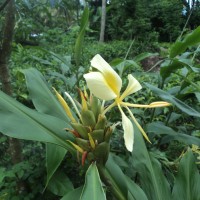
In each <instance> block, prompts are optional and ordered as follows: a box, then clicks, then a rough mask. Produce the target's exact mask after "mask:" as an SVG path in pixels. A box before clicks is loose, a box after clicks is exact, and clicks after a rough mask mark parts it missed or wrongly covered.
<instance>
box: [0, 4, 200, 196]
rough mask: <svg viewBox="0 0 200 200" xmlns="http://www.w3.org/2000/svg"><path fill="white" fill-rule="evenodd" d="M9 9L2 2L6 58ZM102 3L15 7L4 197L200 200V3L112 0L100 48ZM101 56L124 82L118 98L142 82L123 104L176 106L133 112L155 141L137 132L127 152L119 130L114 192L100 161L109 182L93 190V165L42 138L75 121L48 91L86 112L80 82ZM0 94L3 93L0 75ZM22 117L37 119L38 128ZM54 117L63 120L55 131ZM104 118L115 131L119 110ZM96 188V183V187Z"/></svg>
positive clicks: (1, 120) (2, 139) (2, 109)
mask: <svg viewBox="0 0 200 200" xmlns="http://www.w3.org/2000/svg"><path fill="white" fill-rule="evenodd" d="M6 2H7V5H6V4H5V3H6ZM10 2H14V1H12V0H11V1H10ZM10 2H9V1H0V21H1V23H0V41H1V42H0V45H1V46H0V47H1V51H0V54H1V55H3V53H2V49H3V42H4V41H5V38H6V35H5V27H6V23H7V21H6V20H7V18H6V16H7V13H8V12H9V9H8V6H9V3H10ZM4 4H5V7H4V6H3V5H4ZM101 5H102V1H98V0H95V1H92V0H88V1H81V2H79V1H78V0H76V1H75V0H73V1H68V0H62V1H60V0H50V1H45V0H41V1H32V0H28V1H27V0H16V1H15V25H14V35H13V40H12V43H11V44H12V46H11V47H12V49H11V50H12V54H11V56H9V62H8V64H9V72H10V75H11V88H12V97H13V99H12V100H11V99H9V97H8V96H6V95H5V94H4V93H3V92H1V93H0V132H1V133H0V200H7V199H8V200H18V199H19V200H21V199H25V200H29V199H48V200H51V199H52V200H53V199H62V200H65V199H79V198H80V195H81V194H82V195H81V196H82V199H89V196H88V195H90V194H88V193H87V190H88V191H89V190H90V191H95V193H96V194H99V196H101V195H103V194H104V193H105V194H106V197H107V199H130V200H131V199H136V200H143V199H144V200H146V199H149V200H161V199H166V200H168V199H173V200H175V199H176V200H177V199H178V200H179V199H180V200H182V199H184V200H199V199H200V198H199V193H200V191H199V184H200V175H199V163H200V124H199V118H200V48H199V44H200V26H199V25H200V24H199V23H200V2H199V1H195V0H193V1H191V3H189V2H188V1H184V0H126V1H120V0H110V1H107V4H106V24H105V37H104V42H99V34H100V30H101V26H100V23H101V13H102V11H101V7H102V6H101ZM96 54H100V55H101V56H102V57H103V58H104V59H105V60H106V61H107V62H108V63H110V65H111V66H112V67H113V69H114V70H115V71H116V72H117V73H118V74H119V75H120V77H121V78H122V80H123V85H122V91H124V90H125V88H126V86H127V84H128V79H127V75H128V74H132V75H133V76H134V77H135V78H136V79H137V80H138V81H139V82H140V83H141V85H142V87H143V89H142V90H140V91H138V92H137V93H134V94H133V95H130V96H128V97H126V98H125V101H126V102H130V103H135V104H151V103H152V102H157V101H158V102H160V101H166V102H169V103H171V106H168V107H164V108H151V109H141V108H132V109H131V111H132V112H133V113H134V116H135V117H136V119H137V121H138V122H139V124H140V125H141V126H142V128H143V129H144V130H145V132H146V133H147V135H148V137H149V139H150V141H151V144H150V143H149V142H147V141H145V140H143V138H142V137H141V134H140V131H139V130H138V129H137V128H136V127H134V128H135V142H134V146H133V152H131V153H130V152H128V151H127V150H126V148H125V146H124V139H123V129H122V126H120V125H117V126H116V127H115V130H114V132H113V133H112V136H111V140H110V154H109V159H108V161H107V163H106V170H108V172H109V176H108V177H109V178H110V177H111V180H112V181H111V185H112V184H113V185H114V184H116V186H117V190H115V188H114V189H113V188H112V187H111V186H110V185H109V181H108V182H106V180H107V179H105V180H104V178H105V177H104V176H105V174H103V173H104V172H102V171H101V167H99V166H98V159H97V166H98V170H99V173H100V177H101V180H102V181H103V182H104V185H103V187H101V184H100V186H99V185H97V187H96V188H93V187H91V186H90V184H88V182H87V181H89V182H90V181H91V182H92V181H93V179H92V178H91V176H93V177H97V176H96V175H95V173H96V168H94V166H93V165H91V166H90V162H89V161H86V162H85V164H84V166H82V165H81V161H80V160H79V159H81V158H79V159H77V157H80V155H78V156H76V155H75V156H74V151H75V150H71V149H72V147H73V146H70V145H69V144H67V145H66V149H67V150H68V152H67V153H66V151H67V150H66V149H65V150H64V152H63V151H61V149H59V148H58V147H57V146H56V145H55V144H58V145H61V146H62V144H61V143H59V142H58V141H56V140H55V144H54V147H51V146H50V145H49V140H48V138H47V139H44V138H42V137H41V138H42V139H40V131H41V135H42V134H43V131H44V132H45V131H46V132H48V131H50V132H52V133H53V132H54V130H59V128H57V127H58V124H62V123H63V120H65V121H67V123H66V124H68V125H66V126H67V127H68V126H69V124H70V123H69V119H67V117H66V114H65V116H64V117H63V114H62V112H61V110H62V108H61V106H60V104H59V102H58V101H57V99H56V97H55V92H54V91H53V90H52V87H54V88H56V90H57V91H58V92H59V93H60V94H62V96H63V97H64V92H65V91H67V92H68V93H69V94H70V95H71V96H72V97H73V99H76V100H77V101H78V102H81V101H82V105H83V99H81V97H80V95H79V94H80V93H79V90H78V88H79V89H80V90H82V91H83V90H84V88H85V87H86V82H85V80H84V78H83V75H84V74H85V73H87V72H88V71H89V70H90V67H91V64H90V61H91V59H92V58H93V57H94V56H95V55H96ZM0 58H1V56H0ZM1 64H2V63H1V62H0V65H1ZM30 68H31V69H30ZM33 68H34V69H33ZM1 71H3V70H2V69H1ZM1 76H2V75H1ZM2 77H3V76H2ZM0 88H1V90H3V91H4V92H5V90H4V83H3V78H1V82H0ZM87 93H89V90H88V89H87ZM54 98H55V99H54ZM14 99H15V100H14ZM16 100H17V101H18V102H20V103H21V104H18V103H17V101H16ZM65 100H66V101H68V99H67V98H66V99H65ZM55 102H56V103H55ZM88 102H89V100H88ZM88 102H87V103H88ZM9 103H10V104H9ZM22 104H23V105H22ZM106 105H109V103H107V104H106ZM25 106H26V107H28V108H31V110H28V109H27V108H26V107H25ZM80 107H81V106H80ZM72 110H73V109H72ZM35 111H37V114H36V112H35ZM32 112H35V114H33V113H32ZM59 112H60V113H59ZM73 112H75V110H73ZM10 113H12V115H10ZM127 113H128V112H127ZM127 113H126V114H127ZM25 115H26V117H27V116H29V117H30V118H31V120H33V118H34V117H35V118H34V120H35V121H34V123H33V122H32V121H31V120H30V118H28V117H27V118H26V117H24V116H25ZM44 116H45V117H46V118H45V117H44ZM52 116H53V117H55V118H56V120H57V121H55V122H54V123H53V124H51V123H50V120H52V119H53V118H51V117H52ZM106 117H107V120H108V124H109V126H111V125H112V124H115V123H116V124H117V123H118V122H119V121H121V115H120V112H119V111H118V110H117V108H114V109H113V110H111V111H110V112H108V113H107V114H106ZM22 119H24V120H22ZM44 119H46V121H45V120H44ZM58 119H59V120H61V121H59V120H58ZM37 120H38V121H39V122H38V121H37ZM40 120H41V121H40ZM57 122H58V123H57ZM29 123H30V124H32V125H33V126H29V125H30V124H29ZM35 124H36V125H37V126H36V125H35ZM133 124H134V126H135V123H133ZM48 126H49V127H48ZM47 127H48V128H47ZM61 128H63V127H61ZM73 128H74V127H73ZM106 128H107V127H106ZM37 131H38V132H37ZM21 133H22V134H21ZM66 133H67V132H66ZM67 134H68V133H67ZM67 134H66V137H68V136H67ZM27 135H30V138H29V136H27ZM69 135H70V134H69ZM8 136H11V137H16V138H20V139H28V140H20V143H16V144H20V145H21V147H19V146H17V147H16V146H12V145H11V144H15V143H12V141H11V139H9V138H10V137H8ZM70 137H71V135H70ZM70 137H69V138H70ZM69 138H65V139H68V140H69ZM31 140H35V141H31ZM72 141H74V140H73V139H72ZM90 142H91V141H90ZM15 148H17V149H18V150H19V151H18V152H17V154H18V156H19V157H20V159H18V160H17V159H15V158H14V157H15V156H16V154H15V153H16V152H15V153H13V152H14V151H15ZM68 148H69V149H68ZM13 155H15V156H14V157H13ZM16 160H17V161H16ZM89 166H90V168H89ZM88 168H89V170H88ZM86 171H87V174H86ZM97 172H98V171H97ZM113 177H114V178H113ZM85 178H86V179H87V181H86V182H85ZM96 181H97V182H95V183H92V184H91V185H93V184H99V182H98V178H96ZM84 183H85V185H84ZM83 185H84V189H82V187H83ZM98 186H99V187H98ZM99 188H100V189H99ZM102 188H103V190H102ZM117 191H118V192H117ZM84 195H85V196H84ZM181 195H182V196H181ZM99 198H100V197H98V196H96V197H95V198H94V199H99ZM103 198H104V197H103V196H102V197H101V199H103Z"/></svg>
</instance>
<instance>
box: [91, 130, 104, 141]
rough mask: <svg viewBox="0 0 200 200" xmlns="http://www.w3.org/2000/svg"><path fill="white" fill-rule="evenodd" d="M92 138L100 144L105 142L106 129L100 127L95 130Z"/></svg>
mask: <svg viewBox="0 0 200 200" xmlns="http://www.w3.org/2000/svg"><path fill="white" fill-rule="evenodd" d="M91 135H92V138H93V139H94V140H95V141H96V140H97V142H98V144H99V143H101V142H103V139H104V130H103V129H99V130H94V131H93V132H92V133H91Z"/></svg>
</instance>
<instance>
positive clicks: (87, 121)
mask: <svg viewBox="0 0 200 200" xmlns="http://www.w3.org/2000/svg"><path fill="white" fill-rule="evenodd" d="M81 119H82V122H83V125H84V126H89V127H91V128H92V129H93V128H94V126H95V124H96V120H95V117H94V114H93V112H92V111H90V110H82V112H81Z"/></svg>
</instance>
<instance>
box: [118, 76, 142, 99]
mask: <svg viewBox="0 0 200 200" xmlns="http://www.w3.org/2000/svg"><path fill="white" fill-rule="evenodd" d="M128 81H129V82H128V86H127V87H126V90H125V91H124V92H123V94H122V95H121V97H120V98H121V100H123V99H124V98H125V97H126V96H128V95H130V94H133V93H135V92H137V91H138V90H141V89H142V86H141V85H140V83H139V82H138V80H137V79H135V78H134V77H133V76H132V75H131V74H129V75H128Z"/></svg>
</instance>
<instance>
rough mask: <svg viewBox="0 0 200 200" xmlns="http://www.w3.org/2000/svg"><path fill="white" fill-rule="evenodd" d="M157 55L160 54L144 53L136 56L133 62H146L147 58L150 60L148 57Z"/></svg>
mask: <svg viewBox="0 0 200 200" xmlns="http://www.w3.org/2000/svg"><path fill="white" fill-rule="evenodd" d="M157 55H158V53H149V52H144V53H141V54H139V55H137V56H135V57H134V58H133V60H134V61H135V62H140V61H141V60H144V59H145V58H148V57H151V56H157Z"/></svg>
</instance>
